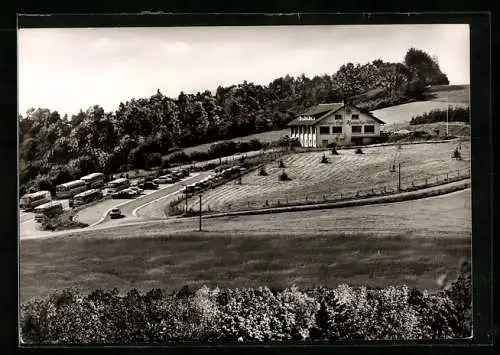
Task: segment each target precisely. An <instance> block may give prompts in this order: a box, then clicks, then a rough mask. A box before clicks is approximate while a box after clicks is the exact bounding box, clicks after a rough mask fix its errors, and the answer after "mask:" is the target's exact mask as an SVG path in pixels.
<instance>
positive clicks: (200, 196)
mask: <svg viewBox="0 0 500 355" xmlns="http://www.w3.org/2000/svg"><path fill="white" fill-rule="evenodd" d="M200 232H201V194H200Z"/></svg>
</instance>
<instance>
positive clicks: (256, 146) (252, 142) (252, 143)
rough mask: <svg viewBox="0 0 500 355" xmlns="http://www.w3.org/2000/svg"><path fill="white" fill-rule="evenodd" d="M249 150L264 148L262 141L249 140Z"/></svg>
mask: <svg viewBox="0 0 500 355" xmlns="http://www.w3.org/2000/svg"><path fill="white" fill-rule="evenodd" d="M248 146H249V150H260V149H262V143H261V142H260V141H259V140H258V139H252V140H250V142H248Z"/></svg>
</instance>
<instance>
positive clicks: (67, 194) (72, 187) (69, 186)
mask: <svg viewBox="0 0 500 355" xmlns="http://www.w3.org/2000/svg"><path fill="white" fill-rule="evenodd" d="M85 190H87V183H86V182H85V181H83V180H74V181H70V182H67V183H65V184H61V185H57V186H56V196H57V198H71V197H73V196H75V195H76V194H79V193H80V192H83V191H85Z"/></svg>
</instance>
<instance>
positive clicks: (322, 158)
mask: <svg viewBox="0 0 500 355" xmlns="http://www.w3.org/2000/svg"><path fill="white" fill-rule="evenodd" d="M321 163H323V164H327V163H328V158H327V157H326V155H324V154H323V156H322V157H321Z"/></svg>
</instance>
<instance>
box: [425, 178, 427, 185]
mask: <svg viewBox="0 0 500 355" xmlns="http://www.w3.org/2000/svg"><path fill="white" fill-rule="evenodd" d="M425 186H427V178H425Z"/></svg>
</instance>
